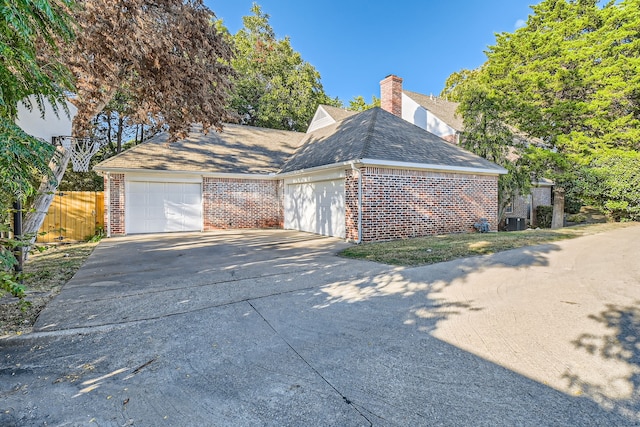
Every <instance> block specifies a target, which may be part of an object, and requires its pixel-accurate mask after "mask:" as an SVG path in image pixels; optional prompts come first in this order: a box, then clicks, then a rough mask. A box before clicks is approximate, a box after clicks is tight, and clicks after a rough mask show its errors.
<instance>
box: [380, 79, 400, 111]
mask: <svg viewBox="0 0 640 427" xmlns="http://www.w3.org/2000/svg"><path fill="white" fill-rule="evenodd" d="M380 106H381V107H382V109H383V110H386V111H388V112H390V113H391V114H395V115H396V116H398V117H402V79H401V78H400V77H398V76H394V75H393V74H390V75H388V76H387V77H385V78H384V80H382V81H381V82H380Z"/></svg>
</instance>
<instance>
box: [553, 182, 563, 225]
mask: <svg viewBox="0 0 640 427" xmlns="http://www.w3.org/2000/svg"><path fill="white" fill-rule="evenodd" d="M562 227H564V188H562V187H558V186H555V187H553V217H552V218H551V228H562Z"/></svg>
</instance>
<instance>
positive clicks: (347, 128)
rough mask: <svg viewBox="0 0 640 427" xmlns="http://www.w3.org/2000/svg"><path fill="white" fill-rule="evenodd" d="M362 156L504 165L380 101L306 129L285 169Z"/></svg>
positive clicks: (495, 168)
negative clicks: (386, 107)
mask: <svg viewBox="0 0 640 427" xmlns="http://www.w3.org/2000/svg"><path fill="white" fill-rule="evenodd" d="M361 159H372V160H381V161H397V162H407V163H416V164H423V165H424V164H428V165H440V166H452V167H465V168H478V169H487V170H490V171H495V172H498V171H501V170H502V168H500V167H499V166H497V165H495V164H494V163H492V162H489V161H488V160H485V159H483V158H482V157H479V156H477V155H475V154H473V153H471V152H469V151H466V150H464V149H462V148H460V147H458V146H456V145H453V144H450V143H448V142H446V141H444V140H443V139H441V138H439V137H437V136H435V135H433V134H432V133H430V132H427V131H426V130H424V129H422V128H420V127H418V126H415V125H413V124H411V123H409V122H407V121H405V120H403V119H401V118H399V117H397V116H395V115H393V114H391V113H388V112H386V111H384V110H382V109H381V108H378V107H376V108H372V109H370V110H367V111H364V112H362V113H359V114H356V115H353V116H350V117H347V118H346V119H344V120H342V121H339V122H337V123H334V124H332V125H330V126H326V127H323V128H320V129H317V130H315V131H313V132H311V133H309V134H307V135H306V137H305V139H304V141H303V145H302V146H301V147H300V148H299V149H298V150H297V151H296V153H295V154H294V155H293V156H291V158H289V160H288V161H287V162H286V163H285V164H284V166H283V167H282V170H281V172H293V171H296V170H301V169H309V168H314V167H318V166H325V165H331V164H335V163H342V162H348V161H355V160H361Z"/></svg>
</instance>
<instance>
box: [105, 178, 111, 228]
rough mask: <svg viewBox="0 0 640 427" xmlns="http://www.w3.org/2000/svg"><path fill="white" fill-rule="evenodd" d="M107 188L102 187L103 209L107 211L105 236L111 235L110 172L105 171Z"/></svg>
mask: <svg viewBox="0 0 640 427" xmlns="http://www.w3.org/2000/svg"><path fill="white" fill-rule="evenodd" d="M106 187H107V188H105V189H104V209H105V211H106V212H107V215H106V216H107V223H106V224H105V225H106V226H107V237H111V172H107V185H106Z"/></svg>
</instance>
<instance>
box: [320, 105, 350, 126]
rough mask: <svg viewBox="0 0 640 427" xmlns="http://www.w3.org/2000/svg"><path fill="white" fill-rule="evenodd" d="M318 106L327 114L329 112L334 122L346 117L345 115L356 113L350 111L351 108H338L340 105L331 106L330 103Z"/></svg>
mask: <svg viewBox="0 0 640 427" xmlns="http://www.w3.org/2000/svg"><path fill="white" fill-rule="evenodd" d="M320 107H322V108H323V109H324V111H326V112H327V114H329V115H330V116H331V117H332V118H333V120H335V121H336V122H339V121H341V120H344V119H346V118H347V117H351V116H353V115H356V114H358V112H357V111H351V110H345V109H344V108H340V107H333V106H331V105H324V104H322V105H320Z"/></svg>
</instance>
